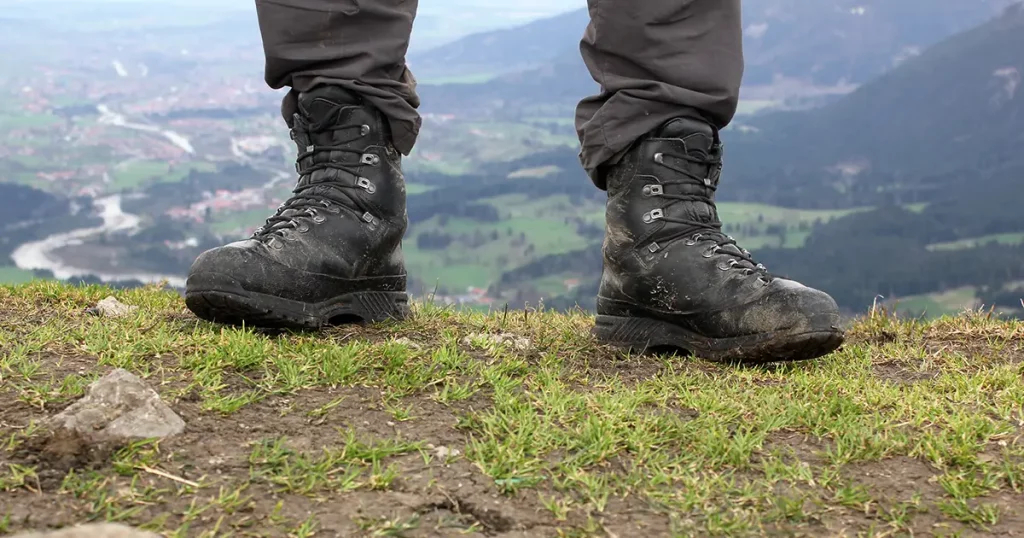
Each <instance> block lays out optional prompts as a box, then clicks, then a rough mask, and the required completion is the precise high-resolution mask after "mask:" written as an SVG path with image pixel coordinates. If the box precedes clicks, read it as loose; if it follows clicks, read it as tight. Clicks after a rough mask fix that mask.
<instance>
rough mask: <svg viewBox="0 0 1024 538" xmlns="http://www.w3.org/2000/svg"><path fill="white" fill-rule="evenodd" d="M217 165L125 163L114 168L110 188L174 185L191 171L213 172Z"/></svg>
mask: <svg viewBox="0 0 1024 538" xmlns="http://www.w3.org/2000/svg"><path fill="white" fill-rule="evenodd" d="M216 169H217V165H215V164H213V163H205V162H197V163H187V164H180V165H177V166H175V167H173V168H172V167H171V166H170V164H169V163H167V162H166V161H141V160H140V161H127V162H124V163H121V164H119V165H117V166H115V167H114V169H113V171H112V173H111V185H110V188H111V189H112V190H114V191H118V192H120V191H131V190H136V189H138V188H140V187H143V186H145V185H147V184H151V183H176V182H178V181H181V180H182V179H184V178H185V177H187V176H188V175H189V173H190V172H192V170H196V171H198V172H213V171H215V170H216Z"/></svg>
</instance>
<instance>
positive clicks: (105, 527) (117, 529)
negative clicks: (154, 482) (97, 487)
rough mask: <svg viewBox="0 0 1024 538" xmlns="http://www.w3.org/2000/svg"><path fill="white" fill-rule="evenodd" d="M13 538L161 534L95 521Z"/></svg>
mask: <svg viewBox="0 0 1024 538" xmlns="http://www.w3.org/2000/svg"><path fill="white" fill-rule="evenodd" d="M12 538H160V535H159V534H154V533H152V532H148V531H143V530H139V529H135V528H132V527H129V526H127V525H121V524H119V523H93V524H89V525H79V526H75V527H67V528H64V529H60V530H56V531H47V532H26V533H22V534H15V535H14V536H13V537H12Z"/></svg>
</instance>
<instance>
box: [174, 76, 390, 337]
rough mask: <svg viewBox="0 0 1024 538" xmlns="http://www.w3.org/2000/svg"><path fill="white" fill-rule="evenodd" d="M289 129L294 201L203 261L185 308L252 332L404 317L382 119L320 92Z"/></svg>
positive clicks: (345, 96) (325, 89) (345, 97)
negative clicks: (293, 155)
mask: <svg viewBox="0 0 1024 538" xmlns="http://www.w3.org/2000/svg"><path fill="white" fill-rule="evenodd" d="M292 123H293V125H292V130H291V134H292V139H293V140H295V143H296V145H297V146H298V149H299V155H298V161H297V164H296V170H297V171H298V174H299V180H298V185H297V186H296V188H295V190H294V195H293V196H292V197H291V198H290V199H289V200H288V201H286V202H285V203H284V204H282V205H281V207H280V208H278V210H277V212H276V213H275V214H274V215H273V216H271V217H270V218H269V219H268V220H267V221H266V222H265V223H264V225H263V226H262V227H260V228H258V229H257V230H256V231H255V233H253V235H252V237H250V238H248V239H246V240H243V241H238V242H235V243H231V244H229V245H226V246H222V247H218V248H215V249H212V250H209V251H207V252H204V253H203V254H201V255H200V256H199V258H198V259H197V260H196V261H195V263H194V264H193V265H192V270H191V272H190V274H189V277H188V281H187V287H186V293H185V303H186V304H187V305H188V308H189V309H190V310H192V312H194V313H195V314H196V315H197V316H199V317H200V318H203V319H206V320H210V321H215V322H222V323H229V324H242V323H244V324H246V325H250V326H260V327H280V328H319V327H322V326H325V325H329V324H335V323H342V322H352V321H366V322H376V321H383V320H385V319H389V318H394V319H403V318H405V317H406V315H407V313H408V295H406V293H405V286H406V273H405V264H404V260H403V257H402V246H401V243H402V238H403V236H404V234H405V230H406V228H407V227H408V217H407V214H406V209H405V183H404V178H403V176H402V171H401V154H400V153H398V152H397V151H396V150H395V149H394V147H393V145H392V143H391V134H390V131H389V128H388V123H387V120H386V119H385V118H384V117H383V116H382V115H381V114H380V113H379V112H378V111H376V110H375V109H374V108H372V107H370V106H369V105H367V104H364V103H362V102H361V100H360V98H359V97H357V96H356V95H354V94H352V93H349V92H347V91H345V90H342V89H340V88H337V87H332V86H321V87H318V88H316V89H314V90H313V91H311V92H308V93H305V94H301V95H300V96H299V112H298V113H296V114H295V115H294V117H293V122H292Z"/></svg>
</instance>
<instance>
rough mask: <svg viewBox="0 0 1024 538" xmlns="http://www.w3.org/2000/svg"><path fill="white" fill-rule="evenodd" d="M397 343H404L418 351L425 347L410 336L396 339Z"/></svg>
mask: <svg viewBox="0 0 1024 538" xmlns="http://www.w3.org/2000/svg"><path fill="white" fill-rule="evenodd" d="M395 343H396V344H402V345H403V346H405V347H407V348H409V349H413V350H416V351H419V350H421V349H423V346H421V345H419V344H417V343H416V342H413V341H412V340H410V339H409V338H406V337H404V336H403V337H402V338H398V339H396V340H395Z"/></svg>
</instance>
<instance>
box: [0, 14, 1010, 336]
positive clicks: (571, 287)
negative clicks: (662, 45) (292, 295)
mask: <svg viewBox="0 0 1024 538" xmlns="http://www.w3.org/2000/svg"><path fill="white" fill-rule="evenodd" d="M493 4H494V3H493V2H485V1H483V0H425V1H424V2H421V6H420V14H419V17H418V19H417V27H416V31H415V33H414V36H413V42H412V46H411V50H410V53H409V58H408V60H409V64H410V66H411V68H412V70H413V72H414V73H415V75H416V76H417V78H418V80H419V84H420V86H419V91H420V93H421V97H422V99H423V106H422V108H421V112H422V113H423V115H424V126H423V132H422V136H421V139H420V141H419V144H418V146H417V148H416V150H415V152H414V154H413V155H412V156H411V157H410V158H408V159H407V160H406V162H405V167H406V171H407V174H406V175H407V180H408V181H409V193H410V196H409V216H410V221H411V226H410V230H409V233H408V235H407V239H406V243H405V250H406V256H407V259H408V266H409V271H410V274H411V277H412V280H411V289H410V291H411V292H412V293H413V294H415V295H418V296H426V295H431V296H434V298H435V300H436V301H445V302H451V303H458V304H462V305H467V306H471V307H475V308H484V309H486V308H492V307H493V308H503V307H504V305H505V304H509V305H510V307H516V308H518V307H521V306H523V305H526V304H529V305H534V306H535V305H537V304H538V303H540V302H543V304H544V306H546V307H554V308H559V309H567V308H572V307H574V306H580V307H583V308H591V307H592V305H593V295H594V294H595V293H596V288H597V279H598V276H599V274H600V270H601V257H600V245H601V241H602V239H603V234H604V229H603V220H604V193H602V192H600V191H598V190H596V189H595V188H594V187H593V185H592V184H591V183H590V182H589V180H588V179H587V178H586V176H585V174H584V173H583V171H582V170H581V169H580V167H579V163H578V159H577V151H578V148H577V146H578V142H577V139H576V135H575V131H574V128H573V124H572V118H573V109H574V107H575V104H576V102H577V101H578V100H579V99H580V98H582V97H584V96H586V95H588V94H590V93H593V92H595V91H596V90H597V88H596V85H595V83H594V81H593V79H592V78H591V77H590V76H589V74H588V73H587V71H586V69H585V67H584V66H583V63H582V60H580V58H579V52H578V44H579V39H580V37H581V36H582V33H583V30H584V27H585V25H586V23H587V14H586V11H585V9H584V8H583V4H584V2H582V1H574V2H567V1H564V0H557V1H554V0H529V1H526V0H520V1H519V2H516V3H515V7H510V8H508V7H497V8H496V7H495V6H494V5H493ZM505 4H510V3H505ZM744 5H745V14H744V20H745V48H746V54H747V70H746V74H745V78H744V88H743V92H742V103H741V107H740V115H739V116H738V117H737V118H736V120H735V122H734V123H733V124H732V125H731V126H730V127H729V129H728V130H727V131H726V132H725V133H723V137H724V139H725V143H726V165H725V171H724V175H723V182H722V187H721V189H720V191H719V200H720V202H721V203H720V209H721V213H722V217H723V220H724V222H725V223H726V231H727V232H728V233H730V234H731V235H733V236H734V237H736V238H737V239H739V240H740V241H741V243H742V244H744V245H745V246H747V248H749V249H751V250H752V251H754V254H755V255H756V257H757V258H758V259H759V260H760V261H762V262H763V263H765V264H766V265H767V266H768V267H769V268H770V269H772V270H773V272H775V273H777V274H782V275H787V276H791V277H794V278H797V279H800V280H802V281H804V282H805V283H807V284H808V285H812V286H816V287H820V288H823V289H825V290H827V291H829V292H830V293H831V294H833V296H834V297H835V298H836V299H837V301H838V302H839V304H840V305H841V306H842V307H843V309H844V310H845V311H846V312H847V313H848V314H851V315H853V314H858V313H862V312H864V311H866V310H867V309H869V308H870V307H871V306H872V305H873V304H875V303H876V302H882V303H885V304H888V305H891V306H893V307H895V308H896V309H898V310H899V311H900V312H902V313H905V314H907V315H913V316H924V317H935V316H939V315H942V314H946V313H955V312H958V311H960V310H962V309H964V308H976V307H980V306H982V305H984V306H985V307H986V308H987V307H994V308H995V309H996V311H997V312H999V313H1001V315H1005V316H1017V317H1021V316H1024V303H1022V300H1021V299H1022V297H1024V210H1022V205H1024V203H1022V202H1024V88H1022V87H1021V82H1022V75H1024V8H1021V5H1020V4H1019V3H1015V2H1012V1H1010V0H854V1H846V0H744ZM0 8H3V9H0V55H2V58H3V60H2V61H0V282H3V283H12V282H21V281H25V280H29V279H32V278H51V279H60V280H70V281H75V282H78V281H85V282H98V281H103V282H107V283H112V284H115V285H118V286H139V285H143V284H146V283H153V282H161V281H166V282H167V283H168V284H169V285H171V286H176V287H180V286H183V284H184V277H185V275H186V273H187V271H188V267H189V265H190V264H191V262H192V260H193V259H194V258H195V256H196V255H198V254H199V253H200V252H201V251H203V250H205V249H207V248H210V247H213V246H216V245H219V244H222V243H224V242H226V241H230V240H234V239H239V238H243V237H245V236H247V235H248V234H249V233H250V232H251V230H252V229H253V228H255V227H256V226H259V225H260V224H261V223H262V220H263V219H264V218H266V217H267V216H269V215H270V214H271V213H272V212H273V210H274V209H275V208H276V207H277V206H278V205H279V204H280V203H281V202H282V201H283V200H284V199H285V198H287V197H288V195H289V192H290V190H291V188H292V185H293V183H294V179H295V178H294V177H293V161H294V146H293V143H292V142H291V141H290V140H289V139H288V133H287V129H286V128H285V127H284V125H283V122H282V121H281V119H280V115H279V112H278V110H279V108H278V107H279V102H280V97H281V92H276V91H272V90H270V89H268V88H267V87H266V85H265V84H264V83H263V77H262V68H263V56H262V47H261V44H260V40H259V32H258V28H257V24H256V17H255V10H254V7H253V5H252V2H251V1H242V0H216V1H210V0H208V1H203V2H200V1H198V0H166V1H162V2H159V3H153V2H146V1H142V0H138V1H130V0H88V1H82V0H77V1H65V0H31V1H28V0H0Z"/></svg>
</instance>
